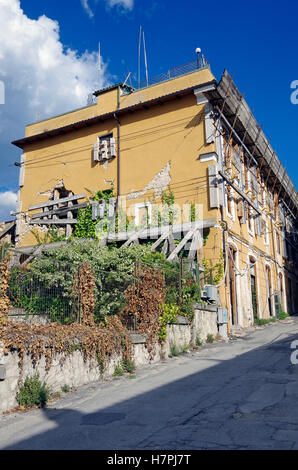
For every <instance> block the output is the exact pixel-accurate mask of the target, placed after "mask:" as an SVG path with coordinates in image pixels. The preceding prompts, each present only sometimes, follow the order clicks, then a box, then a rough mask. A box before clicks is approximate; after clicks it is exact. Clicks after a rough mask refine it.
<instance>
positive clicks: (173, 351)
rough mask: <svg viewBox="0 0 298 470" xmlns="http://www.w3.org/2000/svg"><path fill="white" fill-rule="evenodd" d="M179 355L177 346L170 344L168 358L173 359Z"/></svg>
mask: <svg viewBox="0 0 298 470" xmlns="http://www.w3.org/2000/svg"><path fill="white" fill-rule="evenodd" d="M179 354H180V351H179V348H178V346H177V344H176V343H171V344H170V354H169V356H170V357H175V356H179Z"/></svg>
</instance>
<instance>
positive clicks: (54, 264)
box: [30, 240, 150, 323]
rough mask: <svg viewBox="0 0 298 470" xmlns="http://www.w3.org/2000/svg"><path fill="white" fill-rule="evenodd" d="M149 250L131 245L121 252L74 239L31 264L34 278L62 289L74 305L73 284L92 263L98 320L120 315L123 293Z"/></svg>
mask: <svg viewBox="0 0 298 470" xmlns="http://www.w3.org/2000/svg"><path fill="white" fill-rule="evenodd" d="M149 251H150V250H149V248H148V247H144V246H135V245H133V246H129V247H122V248H121V249H118V248H116V247H112V248H107V247H101V246H98V243H97V242H96V241H94V240H72V241H70V242H69V243H67V244H66V245H64V246H61V247H59V248H52V249H50V250H47V251H46V252H44V253H43V254H42V255H41V256H39V257H38V258H36V259H35V260H34V261H33V262H32V264H31V268H30V270H31V276H33V278H34V279H38V280H39V282H40V283H42V284H43V285H45V286H46V287H47V288H48V289H51V288H53V287H55V288H59V289H61V291H62V292H63V295H64V297H65V298H67V299H68V301H71V302H74V295H73V285H74V283H75V279H76V275H77V272H78V270H79V267H80V266H81V265H82V264H84V263H89V264H90V266H91V269H92V272H93V274H94V278H95V297H96V302H95V307H94V314H95V319H96V321H97V322H98V323H99V322H101V321H103V320H104V318H105V316H109V315H113V314H115V313H117V312H118V311H119V310H120V309H121V308H123V307H124V306H125V304H126V302H125V296H124V292H125V290H126V289H127V287H128V286H129V285H130V284H132V283H133V281H134V271H135V262H136V259H138V258H142V257H143V256H148V254H149Z"/></svg>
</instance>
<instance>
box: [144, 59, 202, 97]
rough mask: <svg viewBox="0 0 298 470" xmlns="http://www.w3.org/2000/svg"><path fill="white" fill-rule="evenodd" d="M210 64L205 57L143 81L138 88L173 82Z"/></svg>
mask: <svg viewBox="0 0 298 470" xmlns="http://www.w3.org/2000/svg"><path fill="white" fill-rule="evenodd" d="M208 65H209V64H208V62H207V60H206V59H205V57H204V56H202V57H200V58H198V59H197V60H195V61H193V62H189V63H187V64H184V65H180V66H178V67H175V68H172V69H169V70H168V71H167V72H165V73H161V74H159V75H155V76H153V77H150V78H148V80H142V81H141V82H140V83H138V85H137V87H136V88H138V89H140V88H146V87H148V86H152V85H157V84H158V83H161V82H165V81H166V80H171V79H172V78H177V77H180V76H181V75H186V74H188V73H191V72H194V71H196V70H200V69H203V68H205V67H207V66H208Z"/></svg>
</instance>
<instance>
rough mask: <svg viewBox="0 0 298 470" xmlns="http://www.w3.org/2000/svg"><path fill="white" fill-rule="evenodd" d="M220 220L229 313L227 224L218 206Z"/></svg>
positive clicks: (229, 321)
mask: <svg viewBox="0 0 298 470" xmlns="http://www.w3.org/2000/svg"><path fill="white" fill-rule="evenodd" d="M220 218H221V226H222V229H223V230H222V245H223V246H222V248H223V249H222V251H223V258H224V262H225V269H224V273H225V274H224V276H225V286H226V288H225V299H226V308H227V311H228V312H229V309H228V301H227V290H228V285H227V272H228V269H229V268H228V263H229V253H228V251H227V244H226V232H227V230H228V229H227V222H226V221H225V220H224V217H223V206H222V205H220ZM227 327H228V334H229V333H230V332H231V318H230V315H229V316H228V325H227Z"/></svg>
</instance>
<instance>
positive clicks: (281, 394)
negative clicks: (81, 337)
mask: <svg viewBox="0 0 298 470" xmlns="http://www.w3.org/2000/svg"><path fill="white" fill-rule="evenodd" d="M294 340H298V317H292V318H289V319H287V320H285V321H283V322H277V323H275V324H270V325H269V326H265V327H259V328H257V329H256V330H250V331H249V332H246V333H245V335H243V336H239V337H237V338H235V339H233V340H231V341H230V342H229V343H222V342H218V343H214V344H210V345H207V346H205V347H204V348H202V349H201V350H200V351H192V352H190V353H185V354H182V355H180V356H178V357H174V358H171V359H169V360H168V361H167V362H163V363H160V364H157V365H152V366H149V367H146V368H144V369H142V370H137V371H136V378H129V377H123V378H120V379H111V380H110V381H106V382H98V383H94V384H90V385H88V386H84V387H81V388H80V389H78V390H77V391H75V392H72V393H68V394H66V395H64V396H63V397H62V398H61V399H59V400H57V401H55V402H51V403H50V405H49V406H48V407H47V408H45V409H43V410H33V411H30V412H27V413H18V414H11V415H7V416H3V417H1V418H0V448H1V449H115V450H116V449H130V450H133V449H149V450H150V449H168V450H172V449H173V450H174V449H177V450H180V449H181V450H183V449H185V450H186V449H189V450H191V449H298V405H297V404H298V364H296V365H295V364H292V363H291V354H292V353H293V349H291V343H292V342H293V341H294Z"/></svg>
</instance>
